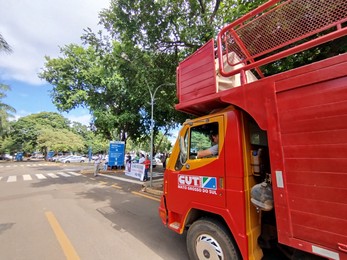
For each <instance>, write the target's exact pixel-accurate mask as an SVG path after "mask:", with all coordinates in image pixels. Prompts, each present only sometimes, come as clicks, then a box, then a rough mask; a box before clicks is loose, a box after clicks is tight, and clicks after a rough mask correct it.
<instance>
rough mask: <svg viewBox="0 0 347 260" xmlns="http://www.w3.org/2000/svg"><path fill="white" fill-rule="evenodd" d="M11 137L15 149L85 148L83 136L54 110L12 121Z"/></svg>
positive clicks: (27, 150)
mask: <svg viewBox="0 0 347 260" xmlns="http://www.w3.org/2000/svg"><path fill="white" fill-rule="evenodd" d="M10 138H11V140H12V141H13V142H12V143H13V145H12V149H13V151H14V150H16V151H26V152H32V151H35V150H40V151H41V152H44V153H47V151H48V150H57V151H61V150H63V151H69V150H72V151H81V150H83V149H85V143H84V141H83V138H82V137H81V136H80V135H77V134H75V133H73V132H72V131H71V129H70V122H69V120H68V119H66V118H64V117H63V116H61V115H59V114H58V113H52V112H41V113H38V114H32V115H29V116H26V117H21V118H19V119H18V120H17V121H16V122H12V127H11V132H10Z"/></svg>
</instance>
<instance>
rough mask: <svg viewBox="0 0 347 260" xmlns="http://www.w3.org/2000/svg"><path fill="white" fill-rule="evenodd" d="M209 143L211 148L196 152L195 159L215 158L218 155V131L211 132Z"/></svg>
mask: <svg viewBox="0 0 347 260" xmlns="http://www.w3.org/2000/svg"><path fill="white" fill-rule="evenodd" d="M211 141H212V143H213V144H214V145H213V146H211V147H210V148H208V149H206V150H201V151H198V154H197V158H198V159H200V158H206V157H212V156H217V155H218V141H219V137H218V131H217V130H213V131H212V132H211Z"/></svg>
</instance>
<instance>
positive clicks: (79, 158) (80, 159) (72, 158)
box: [60, 155, 88, 163]
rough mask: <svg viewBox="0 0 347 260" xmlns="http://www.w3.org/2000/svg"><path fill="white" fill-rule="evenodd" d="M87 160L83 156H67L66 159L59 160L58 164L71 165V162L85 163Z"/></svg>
mask: <svg viewBox="0 0 347 260" xmlns="http://www.w3.org/2000/svg"><path fill="white" fill-rule="evenodd" d="M87 160H88V158H86V157H84V156H78V155H71V156H68V157H65V158H63V159H61V160H60V162H62V163H71V162H79V163H83V162H86V161H87Z"/></svg>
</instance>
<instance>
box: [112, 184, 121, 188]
mask: <svg viewBox="0 0 347 260" xmlns="http://www.w3.org/2000/svg"><path fill="white" fill-rule="evenodd" d="M111 186H112V187H113V188H116V189H122V187H120V186H118V185H116V184H112V185H111Z"/></svg>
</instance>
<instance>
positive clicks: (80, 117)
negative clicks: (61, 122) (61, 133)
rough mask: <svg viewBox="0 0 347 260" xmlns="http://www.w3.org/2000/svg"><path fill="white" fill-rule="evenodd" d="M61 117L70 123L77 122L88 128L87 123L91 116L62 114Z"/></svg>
mask: <svg viewBox="0 0 347 260" xmlns="http://www.w3.org/2000/svg"><path fill="white" fill-rule="evenodd" d="M63 116H64V117H65V118H67V119H69V120H70V121H71V122H79V123H81V124H83V125H86V126H89V123H90V120H91V116H90V115H89V114H82V115H70V114H63Z"/></svg>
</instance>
